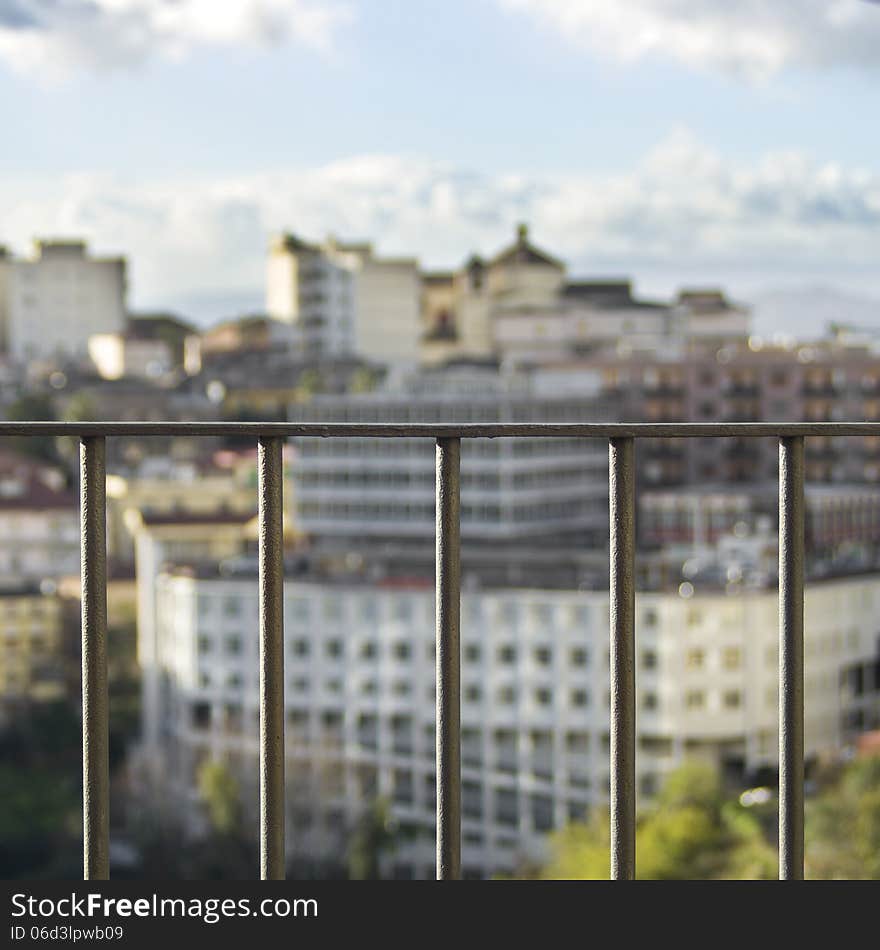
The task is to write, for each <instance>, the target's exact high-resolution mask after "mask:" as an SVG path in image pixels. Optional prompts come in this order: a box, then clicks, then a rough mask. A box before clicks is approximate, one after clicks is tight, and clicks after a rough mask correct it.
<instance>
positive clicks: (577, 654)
mask: <svg viewBox="0 0 880 950" xmlns="http://www.w3.org/2000/svg"><path fill="white" fill-rule="evenodd" d="M589 662H590V654H589V653H588V652H587V650H586V648H585V647H573V648H572V651H571V665H572V666H575V667H584V666H587V665H588V664H589Z"/></svg>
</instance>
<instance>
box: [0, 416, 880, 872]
mask: <svg viewBox="0 0 880 950" xmlns="http://www.w3.org/2000/svg"><path fill="white" fill-rule="evenodd" d="M868 435H875V436H876V435H880V423H872V422H816V423H812V422H807V423H763V422H748V423H667V422H662V423H560V424H557V423H468V424H460V425H459V424H430V425H429V424H422V423H409V424H390V423H316V422H265V423H264V422H71V423H67V422H0V436H70V437H74V438H78V439H80V479H81V484H80V506H81V522H82V534H81V551H82V576H81V580H82V704H83V829H84V877H85V878H86V879H102V878H107V877H108V876H109V870H110V869H109V768H108V724H109V720H108V705H107V656H106V649H107V648H106V635H107V629H106V628H107V610H106V601H107V570H106V544H105V537H106V525H105V519H106V510H105V509H106V505H105V485H106V463H105V450H106V438H109V437H147V436H169V437H175V436H251V437H252V438H253V439H254V444H255V446H257V448H258V489H257V494H258V508H259V515H258V517H259V617H260V629H259V645H260V650H259V657H260V658H259V666H260V868H261V877H262V878H264V879H270V878H281V877H283V876H284V855H285V831H284V796H285V791H284V670H283V652H284V651H283V550H282V544H283V532H282V505H283V485H282V480H283V479H282V465H281V455H282V451H281V450H282V442H283V440H284V439H285V438H291V437H322V438H334V437H336V438H430V439H434V440H435V441H436V453H437V463H436V504H437V511H436V517H437V522H436V648H437V649H436V657H437V659H436V683H437V691H436V692H437V700H436V702H437V710H436V716H437V723H436V725H437V731H436V736H437V738H436V761H437V806H436V807H437V838H436V840H437V877H438V879H455V878H459V877H460V876H461V758H460V743H461V737H460V649H459V624H460V616H459V610H460V606H459V605H460V599H461V594H460V551H461V544H460V482H461V478H460V470H461V461H460V458H461V440H462V439H478V438H489V439H491V438H504V437H510V438H523V437H530V438H536V437H548V438H552V437H556V436H563V437H569V438H572V437H581V438H603V439H606V440H608V445H609V514H610V534H609V540H610V589H609V593H610V631H609V639H610V670H609V673H610V687H611V688H610V695H611V711H610V727H611V728H610V756H611V773H610V774H611V789H610V808H611V855H610V857H611V876H612V878H614V879H617V880H628V879H632V878H633V877H635V870H636V854H635V750H636V717H635V662H634V656H635V609H634V603H635V581H634V558H635V491H634V485H635V444H636V441H637V440H638V439H642V438H713V437H714V438H726V437H737V438H741V437H761V438H775V439H777V440H778V442H779V473H780V474H779V515H780V518H779V647H780V662H779V686H780V690H779V876H780V878H786V879H801V878H803V873H804V788H803V785H804V782H803V779H804V761H803V760H804V699H803V676H804V669H803V652H804V648H803V603H804V444H805V438H806V437H809V436H868Z"/></svg>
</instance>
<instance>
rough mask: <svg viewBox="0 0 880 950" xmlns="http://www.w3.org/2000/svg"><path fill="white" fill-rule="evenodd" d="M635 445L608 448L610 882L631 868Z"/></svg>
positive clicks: (623, 442) (615, 443) (616, 442)
mask: <svg viewBox="0 0 880 950" xmlns="http://www.w3.org/2000/svg"><path fill="white" fill-rule="evenodd" d="M634 463H635V445H634V441H633V439H630V438H623V439H612V440H611V441H610V443H609V446H608V480H609V513H610V550H611V582H610V612H609V613H610V621H611V622H610V632H609V636H610V653H611V670H610V676H611V733H610V738H611V773H610V774H611V877H612V879H613V880H618V881H621V880H622V881H630V880H632V879H633V878H634V877H635V868H636V835H635V823H636V789H635V786H636V699H635V477H634Z"/></svg>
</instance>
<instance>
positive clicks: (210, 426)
mask: <svg viewBox="0 0 880 950" xmlns="http://www.w3.org/2000/svg"><path fill="white" fill-rule="evenodd" d="M4 435H6V436H9V435H19V436H21V435H42V436H74V437H77V436H105V437H109V436H117V437H119V436H132V437H138V438H141V437H145V436H175V435H183V436H205V435H212V436H231V435H241V436H244V435H247V436H251V437H252V438H253V439H254V440H255V441H256V440H257V439H259V438H261V437H264V436H265V437H270V436H274V437H278V438H290V437H294V436H300V437H305V436H311V437H321V438H385V439H391V438H409V439H412V438H425V439H438V438H440V439H497V438H503V437H509V438H514V437H522V436H529V437H531V438H540V437H542V436H546V437H567V438H578V437H583V438H597V439H598V438H601V439H622V438H645V439H658V438H676V439H696V438H732V437H736V438H747V437H766V438H782V437H796V436H809V435H815V436H845V435H850V436H859V435H874V436H876V435H880V422H790V423H785V422H644V423H630V422H614V423H587V422H584V423H580V422H571V423H553V422H535V423H516V422H497V423H467V424H461V425H455V424H450V425H443V424H429V423H424V424H422V423H407V424H400V425H397V424H394V423H372V422H339V423H321V422H0V436H4Z"/></svg>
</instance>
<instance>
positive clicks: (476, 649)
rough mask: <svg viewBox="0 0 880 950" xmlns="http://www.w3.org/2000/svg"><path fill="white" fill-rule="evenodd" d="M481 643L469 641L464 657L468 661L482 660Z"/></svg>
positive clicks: (476, 661) (477, 661)
mask: <svg viewBox="0 0 880 950" xmlns="http://www.w3.org/2000/svg"><path fill="white" fill-rule="evenodd" d="M480 655H481V654H480V645H479V644H478V643H468V644H467V645H466V646H465V648H464V658H465V660H467V662H468V663H479V662H480Z"/></svg>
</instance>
